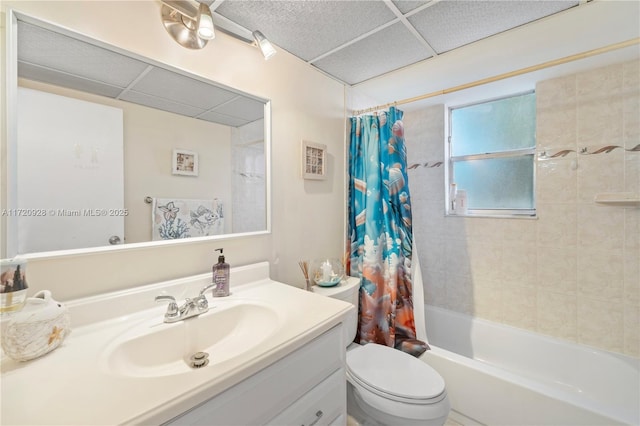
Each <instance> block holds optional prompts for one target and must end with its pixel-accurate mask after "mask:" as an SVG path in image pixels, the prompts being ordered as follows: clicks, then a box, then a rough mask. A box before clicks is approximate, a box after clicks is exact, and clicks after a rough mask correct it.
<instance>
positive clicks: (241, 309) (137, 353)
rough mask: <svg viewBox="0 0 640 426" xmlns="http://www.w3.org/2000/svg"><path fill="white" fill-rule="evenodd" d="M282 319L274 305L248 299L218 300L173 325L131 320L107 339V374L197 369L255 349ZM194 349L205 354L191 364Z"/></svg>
mask: <svg viewBox="0 0 640 426" xmlns="http://www.w3.org/2000/svg"><path fill="white" fill-rule="evenodd" d="M280 323H281V321H280V320H279V315H278V313H277V312H276V311H275V310H274V309H273V308H271V307H269V306H267V305H262V304H258V303H255V302H247V301H234V302H233V303H230V304H224V303H221V304H219V305H218V306H215V307H211V308H210V309H209V311H208V312H207V313H205V314H201V315H200V316H197V317H192V318H189V319H186V320H183V321H179V322H176V323H172V324H166V323H164V322H163V321H162V315H160V316H159V317H158V318H153V319H152V320H147V321H145V322H142V323H139V324H136V325H134V326H133V327H132V329H131V330H130V331H128V332H127V333H125V334H124V335H122V336H120V337H118V338H117V339H116V340H114V341H113V342H112V343H111V344H109V345H108V347H107V350H106V351H105V352H104V355H103V360H102V365H103V367H106V369H107V370H108V371H109V372H111V373H114V374H118V375H124V376H133V377H158V376H170V375H176V374H197V373H198V371H202V369H208V368H215V367H216V366H219V365H220V364H221V363H224V362H225V361H227V360H229V359H232V358H234V357H237V356H239V355H241V354H243V353H245V352H247V351H249V350H251V349H253V348H254V347H256V346H257V345H259V344H260V343H262V342H263V341H265V340H266V339H267V338H268V337H269V336H270V335H272V334H273V333H275V332H276V331H277V330H278V329H279V324H280ZM196 352H206V353H207V354H208V355H209V357H208V360H209V363H208V364H207V365H206V366H204V367H200V368H194V367H193V366H192V360H191V357H192V356H193V355H194V354H195V353H196Z"/></svg>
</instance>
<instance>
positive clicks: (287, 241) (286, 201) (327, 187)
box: [0, 1, 345, 300]
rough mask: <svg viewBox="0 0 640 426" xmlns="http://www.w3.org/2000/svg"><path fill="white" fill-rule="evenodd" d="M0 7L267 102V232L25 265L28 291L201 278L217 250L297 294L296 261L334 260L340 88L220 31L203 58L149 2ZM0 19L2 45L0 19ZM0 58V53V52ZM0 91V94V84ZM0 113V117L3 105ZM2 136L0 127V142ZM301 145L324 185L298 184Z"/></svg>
mask: <svg viewBox="0 0 640 426" xmlns="http://www.w3.org/2000/svg"><path fill="white" fill-rule="evenodd" d="M1 7H2V12H5V11H6V10H7V8H10V7H13V8H15V9H16V10H19V11H22V12H24V13H26V14H29V15H32V16H34V17H38V18H40V19H42V20H45V21H49V22H52V23H55V24H57V25H59V26H63V27H66V28H68V29H71V30H74V31H76V32H79V33H82V34H85V35H87V36H90V37H92V38H96V39H98V40H101V41H103V42H106V43H109V44H112V45H116V46H120V47H122V48H124V49H126V50H129V51H131V52H133V53H135V54H140V55H142V56H146V57H149V58H151V59H153V60H156V61H159V62H164V63H167V64H169V65H172V66H174V67H177V68H180V69H183V70H185V71H188V72H191V73H193V74H196V75H199V76H202V77H204V78H208V79H211V80H214V81H217V82H219V83H222V84H225V85H228V86H231V87H234V88H236V89H238V90H241V91H245V92H248V93H252V94H254V95H256V96H259V97H263V98H266V99H270V100H271V101H272V117H271V125H272V149H271V156H272V168H271V182H272V188H273V190H272V191H271V194H270V196H271V212H272V220H271V229H272V233H271V234H268V235H258V236H243V237H238V238H233V239H225V240H223V241H207V242H183V241H178V242H171V243H163V244H164V245H162V246H144V245H143V246H139V247H137V248H130V249H128V250H124V251H123V250H106V251H104V252H101V253H79V254H75V255H70V256H65V257H51V258H49V257H46V256H45V257H38V258H32V259H30V262H29V276H30V279H29V284H30V288H31V290H30V291H31V292H32V293H33V292H35V291H37V290H40V289H43V288H48V289H50V290H52V291H53V294H54V296H55V297H56V298H57V299H59V300H68V299H71V298H75V297H80V296H86V295H92V294H99V293H103V292H106V291H111V290H117V289H125V288H131V287H134V286H137V285H143V284H148V283H152V282H155V281H158V280H166V279H171V278H175V277H181V276H186V275H191V274H197V273H203V272H206V271H210V268H211V265H212V264H213V263H215V261H216V259H217V256H216V255H215V254H214V251H213V250H214V249H215V248H218V247H220V246H222V247H224V248H225V255H226V259H227V262H229V263H231V265H232V266H234V265H242V264H248V263H252V262H256V261H262V260H268V261H270V262H271V276H272V278H274V279H277V280H281V281H284V282H287V283H291V284H293V285H297V286H300V287H302V286H303V283H304V280H303V277H302V275H301V273H300V270H299V268H298V265H297V263H298V261H299V260H301V259H302V258H315V257H326V256H332V257H333V256H340V255H341V253H342V245H343V235H344V233H343V232H342V229H344V217H345V214H344V196H345V195H344V194H345V191H344V182H345V172H344V139H345V128H344V121H345V108H344V87H343V85H342V84H341V83H339V82H336V81H335V80H333V79H331V78H329V77H327V76H325V75H324V74H322V73H320V72H318V71H316V70H315V69H313V68H312V67H311V66H309V65H308V64H306V63H304V62H303V61H301V60H299V59H297V58H295V57H293V56H292V55H290V54H289V53H287V52H286V51H283V50H282V49H278V54H277V55H276V56H274V57H273V58H271V59H270V60H269V61H265V60H264V58H263V57H262V56H261V55H260V52H259V51H258V50H257V49H256V48H255V47H252V46H249V45H247V44H245V43H243V42H241V41H238V40H235V39H233V38H231V37H228V36H226V35H225V34H221V33H218V34H217V35H216V38H215V40H213V41H212V42H210V43H209V45H208V46H207V47H206V48H204V49H203V50H200V51H192V50H189V49H185V48H183V47H181V46H180V45H178V44H177V43H176V42H175V41H173V40H172V39H171V38H170V37H169V35H168V34H167V33H166V31H165V29H164V27H163V26H162V24H161V22H160V3H159V2H157V1H125V2H87V1H28V2H25V1H3V2H2V5H1ZM1 18H2V33H3V35H2V38H3V39H4V37H5V34H4V32H5V28H4V22H5V16H4V13H3V16H2V17H1ZM123 19H124V20H125V21H123ZM125 22H135V23H136V25H135V26H131V25H126V24H125ZM2 50H3V52H4V51H6V50H5V49H4V46H3V49H2ZM3 56H4V55H3ZM3 60H4V58H3ZM2 74H3V75H4V69H3V70H2ZM0 84H2V87H1V89H2V90H1V91H2V93H3V96H4V93H5V91H6V88H5V84H6V83H5V80H4V79H3V80H2V82H1V83H0ZM2 105H3V114H2V115H3V117H4V108H5V105H6V103H4V102H3V104H2ZM6 137H7V135H6V127H3V130H2V139H3V141H6ZM303 139H305V140H311V141H314V142H318V143H322V144H325V145H327V148H328V158H329V165H328V178H327V179H326V180H324V181H305V180H303V179H302V178H301V174H300V144H301V141H302V140H303ZM3 161H6V158H5V157H4V156H3ZM2 181H3V184H4V179H2ZM314 224H318V225H314ZM327 230H335V232H327Z"/></svg>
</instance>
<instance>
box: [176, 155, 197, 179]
mask: <svg viewBox="0 0 640 426" xmlns="http://www.w3.org/2000/svg"><path fill="white" fill-rule="evenodd" d="M172 173H173V174H174V175H184V176H198V153H197V152H193V151H187V150H185V149H174V150H173V161H172Z"/></svg>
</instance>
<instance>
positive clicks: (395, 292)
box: [347, 107, 429, 356]
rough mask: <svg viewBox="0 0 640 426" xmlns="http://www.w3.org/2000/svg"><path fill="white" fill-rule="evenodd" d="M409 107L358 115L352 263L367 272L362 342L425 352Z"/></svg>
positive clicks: (360, 273) (352, 160) (353, 269)
mask: <svg viewBox="0 0 640 426" xmlns="http://www.w3.org/2000/svg"><path fill="white" fill-rule="evenodd" d="M402 115H403V113H402V111H399V110H397V109H396V108H395V107H392V108H390V109H389V111H388V112H382V113H379V114H378V115H365V116H361V117H351V142H350V147H349V202H348V216H349V217H348V219H349V227H348V239H349V241H348V245H347V247H349V253H348V265H349V266H348V268H349V272H350V275H352V276H356V277H361V279H362V281H361V284H360V304H359V308H358V333H357V335H356V342H357V343H360V344H365V343H379V344H382V345H386V346H391V347H395V348H396V349H399V350H402V351H404V352H407V353H410V354H412V355H414V356H419V355H420V354H422V353H423V352H424V351H426V350H427V349H429V347H428V345H427V344H426V343H425V342H423V341H420V340H417V339H416V330H415V323H414V317H413V301H412V283H411V255H412V238H413V236H412V231H411V198H410V194H409V185H408V179H407V164H406V151H405V146H404V125H403V124H402Z"/></svg>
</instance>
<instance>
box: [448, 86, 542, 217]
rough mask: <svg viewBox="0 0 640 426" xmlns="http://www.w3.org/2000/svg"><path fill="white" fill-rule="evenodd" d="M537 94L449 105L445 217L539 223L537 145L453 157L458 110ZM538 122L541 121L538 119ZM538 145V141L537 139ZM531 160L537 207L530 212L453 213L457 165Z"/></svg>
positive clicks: (485, 211)
mask: <svg viewBox="0 0 640 426" xmlns="http://www.w3.org/2000/svg"><path fill="white" fill-rule="evenodd" d="M532 93H534V94H535V90H534V89H532V90H527V91H523V92H517V93H512V94H508V95H504V96H499V97H495V98H490V99H484V100H478V101H474V102H469V103H465V104H460V105H447V106H446V108H447V114H446V121H447V123H446V126H445V127H446V129H447V135H446V137H445V157H446V158H445V162H444V163H445V179H444V180H445V182H444V184H445V185H444V186H445V197H444V198H445V216H452V217H456V216H458V217H493V218H496V217H497V218H500V217H503V218H521V219H535V218H536V217H537V199H536V181H537V178H536V168H537V167H536V145H537V142H536V144H535V145H534V146H533V147H531V148H519V149H512V150H503V151H493V152H485V153H482V154H468V155H458V156H453V155H451V153H452V146H453V145H452V138H451V135H452V134H453V120H452V114H453V111H454V110H456V109H461V108H466V107H470V106H474V105H480V104H485V103H489V102H495V101H499V100H503V99H509V98H515V97H518V96H525V95H529V94H532ZM536 119H537V117H536ZM536 141H537V139H536ZM527 156H531V161H532V166H533V173H532V179H533V182H532V184H533V185H532V188H533V207H532V208H527V209H467V211H466V213H460V212H455V211H452V209H451V199H450V193H449V187H450V184H451V183H452V182H454V180H453V169H454V164H455V163H456V162H460V161H469V160H487V159H494V158H509V157H520V158H522V157H527Z"/></svg>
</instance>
